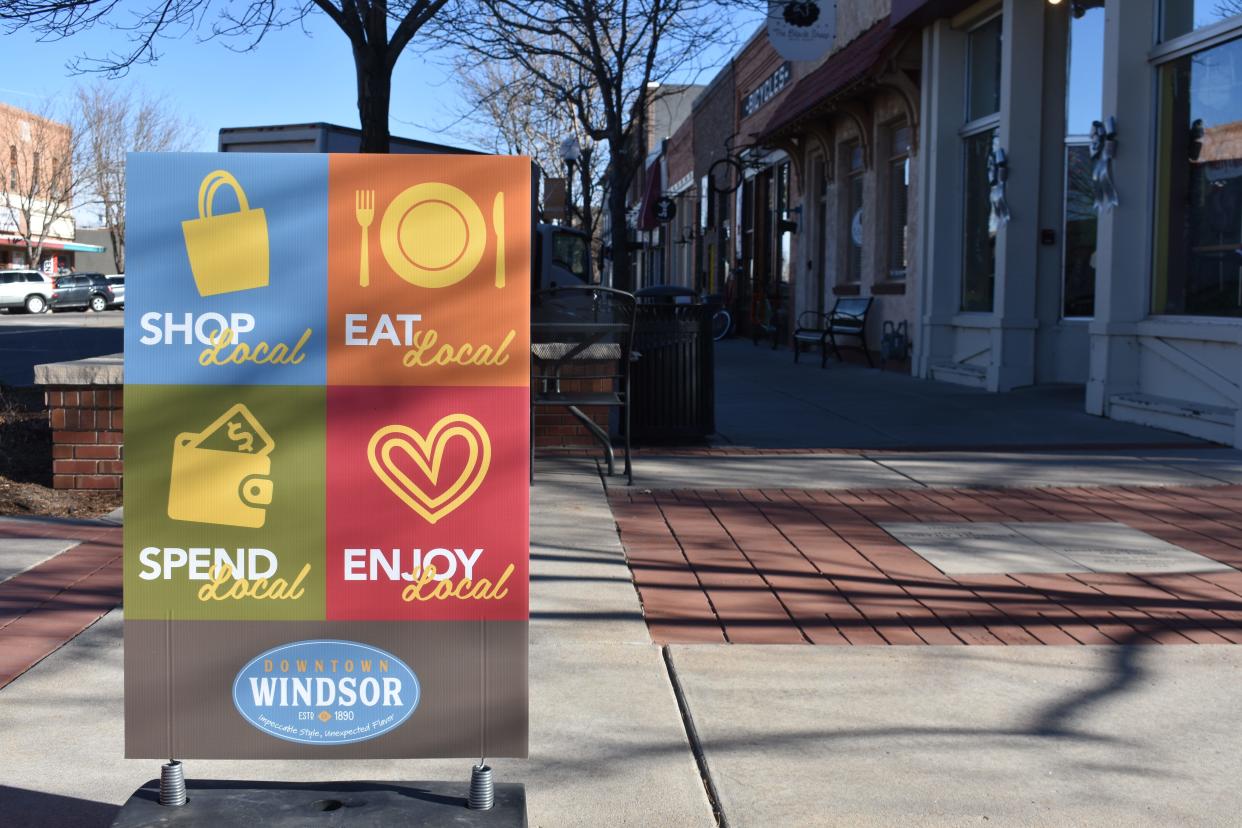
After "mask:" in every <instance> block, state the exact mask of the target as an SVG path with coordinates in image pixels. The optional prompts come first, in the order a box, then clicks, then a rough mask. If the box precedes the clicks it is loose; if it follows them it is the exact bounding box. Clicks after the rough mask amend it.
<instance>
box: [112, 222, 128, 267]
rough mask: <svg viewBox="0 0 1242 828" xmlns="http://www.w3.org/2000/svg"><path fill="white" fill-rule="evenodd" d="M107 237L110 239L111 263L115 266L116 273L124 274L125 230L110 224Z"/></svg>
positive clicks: (113, 223)
mask: <svg viewBox="0 0 1242 828" xmlns="http://www.w3.org/2000/svg"><path fill="white" fill-rule="evenodd" d="M108 235H109V236H111V237H112V262H113V264H115V265H116V272H117V273H124V272H125V230H124V229H123V228H120V227H118V226H117V225H116V223H115V222H111V223H109V225H108Z"/></svg>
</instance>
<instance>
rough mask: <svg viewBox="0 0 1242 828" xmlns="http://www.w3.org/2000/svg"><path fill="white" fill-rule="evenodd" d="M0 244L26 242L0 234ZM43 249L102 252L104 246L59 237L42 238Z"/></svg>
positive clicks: (22, 244)
mask: <svg viewBox="0 0 1242 828" xmlns="http://www.w3.org/2000/svg"><path fill="white" fill-rule="evenodd" d="M0 245H5V246H8V247H25V245H26V243H25V242H24V241H22V240H21V238H20V237H18V236H0ZM43 249H44V250H52V251H56V250H61V251H68V252H70V253H102V252H104V248H103V247H100V246H99V245H97V244H85V243H84V242H71V241H61V240H59V239H44V240H43Z"/></svg>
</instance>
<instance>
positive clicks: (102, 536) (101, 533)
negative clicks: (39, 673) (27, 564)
mask: <svg viewBox="0 0 1242 828" xmlns="http://www.w3.org/2000/svg"><path fill="white" fill-rule="evenodd" d="M47 536H55V537H66V538H76V539H79V540H81V541H82V542H81V543H80V544H78V545H77V546H75V547H73V548H71V549H68V550H66V551H64V552H62V553H60V554H59V555H57V556H55V557H54V558H50V559H48V560H46V561H44V562H43V563H41V564H39V565H37V566H34V567H32V568H31V569H28V570H26V571H25V572H23V573H21V574H19V575H15V576H13V577H12V578H10V579H9V580H7V581H5V582H3V583H0V687H4V686H5V685H6V684H8V683H9V682H11V681H13V679H15V678H17V677H18V676H20V675H21V674H22V673H24V672H26V671H27V670H29V669H30V668H31V667H33V666H34V665H35V664H38V663H39V662H40V661H42V660H43V659H44V658H46V657H47V656H49V655H51V654H52V653H53V652H55V651H56V650H58V649H59V648H60V647H61V646H63V645H64V644H65V643H66V642H67V641H70V640H72V639H73V638H74V637H75V636H77V635H78V634H79V633H80V632H82V631H83V630H84V629H86V628H87V627H89V626H91V625H92V624H94V623H95V622H96V621H98V620H99V619H100V618H101V617H103V615H104V614H105V613H107V612H109V611H110V610H112V609H113V608H115V607H117V606H118V605H119V604H120V603H121V561H122V554H121V529H120V527H112V526H106V527H101V526H99V525H90V524H80V523H69V522H64V523H62V522H55V521H37V520H29V521H25V520H23V521H15V520H3V521H0V543H2V542H3V538H4V537H47ZM0 554H3V550H2V548H0Z"/></svg>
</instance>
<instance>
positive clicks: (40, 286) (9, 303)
mask: <svg viewBox="0 0 1242 828" xmlns="http://www.w3.org/2000/svg"><path fill="white" fill-rule="evenodd" d="M51 295H52V283H51V282H49V281H48V280H47V279H45V278H43V274H42V273H40V272H39V271H37V270H0V308H8V309H9V311H10V312H17V313H22V312H23V311H24V312H26V313H43V312H44V311H45V310H47V300H48V297H50V296H51Z"/></svg>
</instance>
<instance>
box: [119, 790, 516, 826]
mask: <svg viewBox="0 0 1242 828" xmlns="http://www.w3.org/2000/svg"><path fill="white" fill-rule="evenodd" d="M469 787H470V785H469V783H468V782H250V781H242V780H237V781H233V780H217V779H202V780H188V779H187V780H186V790H187V795H188V799H189V801H188V802H186V804H185V805H182V806H180V807H175V808H174V807H169V806H166V805H161V804H160V798H159V790H160V783H159V780H158V779H152V780H151V781H150V782H148V783H147V784H145V785H143V786H142V787H141V788H139V789H138V790H137V791H135V792H134V795H133V796H131V797H130V798H129V801H128V802H126V803H125V807H124V808H122V809H121V813H120V814H118V815H117V818H116V821H115V822H113V823H112V828H147V826H157V825H158V826H178V825H193V826H210V828H233V826H237V828H242V827H243V826H244V827H245V828H254V826H257V825H262V826H265V828H266V827H267V826H273V828H279V826H286V825H288V826H293V825H298V826H303V825H323V826H348V828H388V826H396V825H428V826H438V825H452V826H462V828H470V826H476V825H477V826H489V828H490V827H491V826H496V828H526V786H525V785H521V784H517V783H513V782H509V783H504V782H497V783H496V804H495V806H494V807H493V808H492V809H491V810H488V811H472V810H470V809H469V808H467V807H466V793H467V790H468V789H469Z"/></svg>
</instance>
